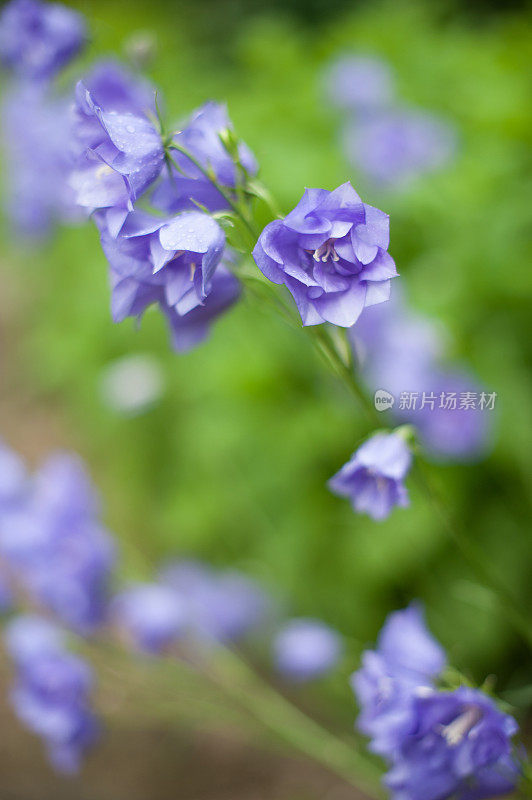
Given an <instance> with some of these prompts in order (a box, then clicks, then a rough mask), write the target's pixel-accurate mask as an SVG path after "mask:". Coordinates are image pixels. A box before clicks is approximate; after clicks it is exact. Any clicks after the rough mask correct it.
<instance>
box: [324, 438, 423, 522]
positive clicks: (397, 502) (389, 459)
mask: <svg viewBox="0 0 532 800" xmlns="http://www.w3.org/2000/svg"><path fill="white" fill-rule="evenodd" d="M411 461H412V455H411V453H410V449H409V447H408V445H407V443H406V442H405V440H404V438H403V436H402V435H401V434H400V433H397V432H395V433H376V434H374V435H373V436H372V437H371V438H370V439H368V440H367V441H366V442H364V444H362V445H361V446H360V447H359V448H358V450H357V451H356V452H355V453H354V454H353V455H352V457H351V459H350V460H349V461H348V462H347V464H345V465H344V466H343V467H342V469H341V470H340V471H339V472H338V473H337V474H336V475H334V477H332V478H331V480H330V481H329V488H330V489H331V491H332V492H334V493H335V494H338V495H341V496H343V497H348V498H349V499H350V500H351V503H352V506H353V508H354V510H355V511H357V512H358V513H360V514H361V513H365V514H368V516H370V517H372V518H373V519H375V520H382V519H385V518H386V517H388V516H389V514H390V512H391V510H392V508H393V507H394V506H407V505H408V494H407V490H406V487H405V485H404V482H403V481H404V478H405V477H406V474H407V472H408V470H409V469H410V464H411Z"/></svg>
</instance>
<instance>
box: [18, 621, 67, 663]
mask: <svg viewBox="0 0 532 800" xmlns="http://www.w3.org/2000/svg"><path fill="white" fill-rule="evenodd" d="M3 636H4V644H5V646H6V650H7V652H8V653H9V655H10V657H11V658H12V659H13V661H15V663H17V664H25V663H28V662H31V661H34V660H35V659H36V658H39V657H41V656H44V655H55V654H57V653H61V652H63V650H64V649H65V635H64V633H63V631H62V630H61V628H59V627H58V626H57V625H55V624H54V623H53V622H50V621H49V620H47V619H45V618H44V617H39V616H37V615H36V614H20V615H18V616H16V617H14V618H13V619H11V620H10V621H9V622H8V624H7V625H6V627H5V629H4V634H3Z"/></svg>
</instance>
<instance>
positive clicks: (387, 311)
mask: <svg viewBox="0 0 532 800" xmlns="http://www.w3.org/2000/svg"><path fill="white" fill-rule="evenodd" d="M444 334H445V332H444V331H441V330H440V329H439V328H438V327H437V326H436V325H435V323H434V322H433V321H431V320H430V319H428V318H425V317H422V316H420V315H417V314H414V313H413V312H412V311H411V310H410V309H409V308H408V306H407V304H406V302H405V301H404V299H403V298H402V297H401V296H400V294H399V293H394V296H393V297H392V299H391V300H390V302H389V303H385V304H382V305H380V306H376V307H374V308H368V309H366V310H365V311H364V312H363V314H362V315H361V317H360V319H359V321H358V322H357V324H356V327H355V328H353V330H352V331H351V332H350V338H351V342H352V344H353V349H354V352H355V355H356V357H357V360H358V362H359V364H360V365H361V368H362V374H363V376H364V379H365V382H366V384H367V386H368V388H369V389H370V390H372V391H375V390H377V389H385V390H386V391H388V392H390V393H391V394H392V395H393V396H394V398H395V404H394V406H393V407H392V408H391V410H390V413H391V415H392V416H393V418H394V419H395V420H396V421H397V422H402V423H410V424H412V425H415V426H416V429H417V432H418V434H419V438H420V441H421V442H422V444H423V446H424V448H425V451H426V452H427V453H428V454H429V455H430V456H431V457H432V458H434V459H435V460H438V461H442V462H445V461H469V460H473V459H475V458H479V457H481V456H482V455H483V454H484V453H485V452H486V449H487V448H488V446H489V443H490V440H491V429H492V424H491V423H492V412H490V411H487V410H485V411H482V410H481V409H480V408H479V407H475V404H474V403H473V404H471V403H469V404H467V403H466V402H465V401H464V402H462V400H463V398H466V397H467V396H469V397H470V398H471V397H474V396H476V397H477V398H480V397H481V396H482V392H483V387H482V386H479V385H478V381H477V380H476V379H475V378H474V377H471V376H470V375H468V374H467V373H466V372H464V371H461V370H459V369H455V368H452V367H451V368H446V367H442V366H441V364H442V359H443V355H444V350H445V346H444V345H445V336H444ZM402 396H404V397H407V398H408V397H410V396H412V397H413V400H412V401H410V400H407V402H405V403H401V397H402ZM424 396H425V401H423V397H424ZM484 397H485V398H487V394H486V393H484Z"/></svg>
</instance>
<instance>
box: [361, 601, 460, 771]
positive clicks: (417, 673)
mask: <svg viewBox="0 0 532 800" xmlns="http://www.w3.org/2000/svg"><path fill="white" fill-rule="evenodd" d="M445 663H446V657H445V652H444V650H443V648H442V647H441V646H440V645H439V643H438V642H437V641H436V640H435V639H434V637H433V636H432V635H431V634H430V632H429V631H428V630H427V627H426V625H425V621H424V618H423V613H422V611H421V608H420V607H419V605H417V604H412V605H410V606H408V608H406V609H404V610H402V611H395V612H394V613H392V614H390V615H389V617H388V618H387V620H386V622H385V624H384V626H383V628H382V630H381V633H380V636H379V639H378V642H377V649H376V650H366V651H365V652H364V653H363V655H362V667H361V668H360V669H359V670H358V671H357V672H355V673H354V675H353V676H352V678H351V686H352V688H353V691H354V692H355V695H356V697H357V700H358V703H359V705H360V709H361V713H360V716H359V718H358V720H357V725H358V728H359V729H360V730H361V731H362V733H364V734H365V735H366V736H369V737H371V743H370V750H372V752H375V753H378V754H380V755H383V756H388V755H389V754H390V753H392V752H394V751H395V749H396V747H397V743H398V741H400V740H401V737H403V736H404V735H405V734H406V733H407V732H408V731H409V730H410V727H411V721H412V704H413V699H414V698H415V697H416V696H417V695H418V694H419V695H423V694H425V693H426V692H427V690H431V689H432V686H433V681H434V679H435V678H436V677H437V676H438V675H439V674H440V673H441V671H442V670H443V668H444V667H445Z"/></svg>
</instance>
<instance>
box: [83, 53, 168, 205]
mask: <svg viewBox="0 0 532 800" xmlns="http://www.w3.org/2000/svg"><path fill="white" fill-rule="evenodd" d="M107 77H108V78H109V83H107V80H106V78H107ZM91 84H92V85H94V90H91V88H90V86H91ZM145 103H148V92H147V90H146V87H145V84H144V83H139V85H138V87H135V84H134V83H133V82H132V81H131V79H130V78H129V76H128V74H127V73H126V72H123V73H121V72H120V71H119V69H118V68H117V67H116V66H115V65H113V64H110V65H105V64H104V65H100V67H99V69H98V70H97V71H96V73H92V75H89V84H88V85H87V84H85V83H84V82H83V81H80V82H79V83H78V85H77V87H76V107H75V121H74V126H73V135H74V140H75V144H74V148H75V149H76V150H77V151H78V152H79V153H80V155H79V157H78V159H77V165H76V168H75V169H74V170H73V172H72V174H71V177H70V184H71V186H72V188H73V189H74V191H75V192H76V201H77V203H78V204H79V205H80V206H82V207H84V208H86V209H87V210H88V211H90V212H92V211H94V210H96V209H99V208H110V207H111V208H114V207H116V208H118V209H122V210H124V209H129V210H132V208H133V203H134V202H135V200H136V199H137V198H138V197H139V196H140V195H141V194H143V192H144V191H145V190H146V189H147V188H148V187H149V186H150V185H151V184H152V183H153V182H154V181H155V180H156V178H157V177H158V176H159V174H160V172H161V169H162V166H163V162H164V149H163V143H162V140H161V135H160V133H159V132H158V131H157V130H156V128H155V126H154V124H153V123H152V122H151V120H150V118H149V117H148V116H147V112H149V111H150V110H151V109H152V107H153V101H152V102H151V103H149V104H148V105H144V104H145ZM122 213H124V212H122Z"/></svg>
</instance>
